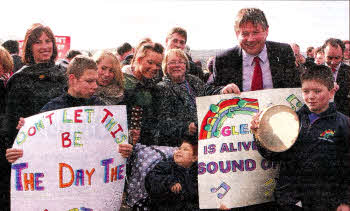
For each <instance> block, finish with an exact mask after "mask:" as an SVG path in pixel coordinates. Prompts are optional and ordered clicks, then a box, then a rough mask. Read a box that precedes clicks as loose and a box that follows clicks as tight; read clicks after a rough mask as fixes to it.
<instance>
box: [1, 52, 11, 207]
mask: <svg viewBox="0 0 350 211" xmlns="http://www.w3.org/2000/svg"><path fill="white" fill-rule="evenodd" d="M12 69H13V60H12V57H11V55H10V53H9V52H8V51H7V50H6V49H5V48H3V47H2V46H0V130H1V132H0V134H2V133H3V132H2V130H3V128H4V126H5V125H6V122H5V120H6V118H5V107H6V88H5V86H6V81H7V79H8V75H9V73H10V72H12ZM3 140H4V139H3V138H1V140H0V153H1V155H0V167H1V171H0V207H1V208H3V207H4V209H5V210H6V209H10V205H9V200H8V199H9V186H8V182H9V178H8V177H9V175H10V164H9V163H8V162H7V160H6V159H5V156H4V155H5V150H6V146H5V144H4V143H3Z"/></svg>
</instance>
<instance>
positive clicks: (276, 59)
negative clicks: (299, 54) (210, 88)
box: [212, 41, 300, 91]
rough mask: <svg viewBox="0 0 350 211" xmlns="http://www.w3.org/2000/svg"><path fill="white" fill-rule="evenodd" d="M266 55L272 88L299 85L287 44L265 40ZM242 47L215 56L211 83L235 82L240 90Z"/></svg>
mask: <svg viewBox="0 0 350 211" xmlns="http://www.w3.org/2000/svg"><path fill="white" fill-rule="evenodd" d="M266 48H267V56H268V59H269V62H270V69H271V75H272V81H273V87H274V88H294V87H300V79H299V72H298V70H297V69H296V66H295V57H294V53H293V51H292V48H291V47H290V46H289V45H288V44H284V43H277V42H271V41H266ZM242 64H243V62H242V49H241V47H240V46H236V47H234V48H231V49H228V50H227V51H225V52H223V53H221V54H219V55H217V56H216V59H215V65H214V73H213V74H214V75H213V81H212V85H214V86H215V87H219V86H226V85H227V84H229V83H235V84H236V85H237V86H238V87H239V89H240V90H241V91H242V83H243V70H242Z"/></svg>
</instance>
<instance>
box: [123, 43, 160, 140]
mask: <svg viewBox="0 0 350 211" xmlns="http://www.w3.org/2000/svg"><path fill="white" fill-rule="evenodd" d="M163 50H164V48H163V46H162V45H161V44H159V43H153V42H146V43H144V44H142V45H141V46H140V47H139V48H138V49H137V50H136V54H135V55H134V58H133V60H132V63H131V68H132V75H129V74H124V80H125V90H124V100H125V104H126V105H127V112H128V125H129V131H130V134H131V137H132V141H133V143H134V144H135V143H136V142H139V143H141V144H143V145H158V144H157V139H156V137H155V136H156V131H157V130H156V126H157V116H156V107H157V103H158V102H156V100H155V98H154V95H155V86H156V81H155V78H156V76H157V75H158V72H159V71H160V69H161V63H162V60H163Z"/></svg>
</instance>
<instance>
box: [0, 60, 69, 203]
mask: <svg viewBox="0 0 350 211" xmlns="http://www.w3.org/2000/svg"><path fill="white" fill-rule="evenodd" d="M65 86H66V79H65V76H64V75H63V74H62V72H61V71H60V70H59V69H58V67H56V66H55V65H54V64H53V63H40V64H34V65H31V66H24V67H23V68H22V69H20V70H19V71H17V72H16V73H15V74H13V75H12V76H11V78H10V79H9V80H8V82H7V85H6V88H7V94H8V95H7V96H8V97H7V104H6V114H5V115H6V116H5V119H4V122H3V123H2V125H1V128H0V141H1V143H0V148H1V150H0V153H1V156H4V155H5V152H6V149H7V148H10V147H11V146H12V144H13V141H14V139H15V137H16V135H17V132H18V130H17V129H16V126H17V124H18V120H19V118H20V117H29V116H32V115H34V114H37V113H39V111H40V109H41V108H42V107H43V106H44V105H45V104H46V103H47V102H49V101H50V100H51V99H53V98H55V97H57V96H59V95H60V94H62V93H63V89H64V87H65ZM3 161H5V160H3ZM1 168H2V170H1V174H0V176H1V178H2V184H0V186H1V187H0V194H1V196H0V207H3V209H4V210H6V209H7V206H9V200H10V198H9V195H10V194H9V190H10V172H11V169H10V165H9V163H8V162H7V161H5V162H3V163H2V166H1ZM1 192H3V193H1ZM6 204H7V205H6ZM2 205H4V206H2Z"/></svg>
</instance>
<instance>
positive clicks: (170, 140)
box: [157, 49, 207, 147]
mask: <svg viewBox="0 0 350 211" xmlns="http://www.w3.org/2000/svg"><path fill="white" fill-rule="evenodd" d="M188 68H189V63H188V58H187V56H186V54H185V53H184V52H183V51H182V50H180V49H171V50H169V51H167V54H166V55H165V57H164V60H163V64H162V69H163V73H164V75H165V76H164V77H163V81H161V82H159V83H158V84H157V88H158V92H157V93H158V98H159V106H158V119H159V123H158V129H159V145H162V146H173V147H174V146H179V144H180V143H181V142H180V141H181V140H180V138H181V137H182V136H184V135H194V134H196V133H197V106H196V97H200V96H204V95H205V93H206V89H207V87H206V85H205V84H204V82H203V81H202V80H200V79H199V78H198V77H196V76H193V75H190V74H186V69H188Z"/></svg>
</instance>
